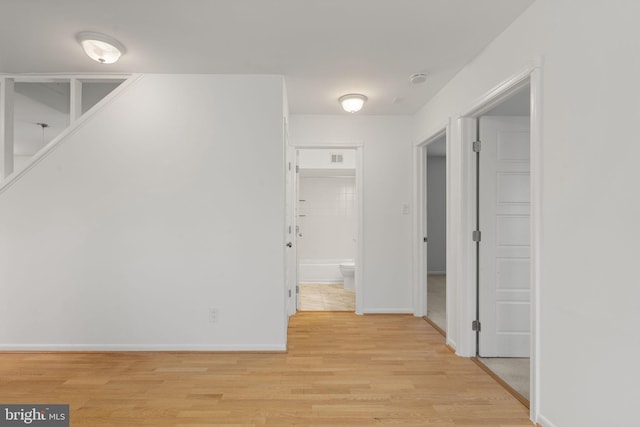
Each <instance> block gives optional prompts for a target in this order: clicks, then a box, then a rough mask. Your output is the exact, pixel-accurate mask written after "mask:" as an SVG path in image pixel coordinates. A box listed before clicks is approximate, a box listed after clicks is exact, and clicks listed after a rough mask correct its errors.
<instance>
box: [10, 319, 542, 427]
mask: <svg viewBox="0 0 640 427" xmlns="http://www.w3.org/2000/svg"><path fill="white" fill-rule="evenodd" d="M0 400H1V401H2V403H69V404H70V405H71V425H72V426H74V427H81V426H87V427H89V426H91V427H95V426H144V425H149V426H231V425H234V426H236V425H242V426H262V425H268V426H289V425H298V426H305V425H307V426H370V425H389V424H392V425H398V426H405V427H410V426H427V425H428V426H442V427H450V426H492V427H499V426H509V427H518V426H522V427H524V426H531V423H530V422H529V421H528V413H527V410H526V409H525V408H524V406H522V405H521V404H520V403H519V402H518V401H516V400H515V398H513V397H512V396H511V395H510V394H509V393H507V392H506V391H505V390H504V389H503V388H502V387H500V386H499V385H498V384H497V383H496V382H495V381H493V380H492V379H491V378H490V377H489V376H488V375H487V374H485V373H484V372H483V371H482V370H481V369H480V368H479V367H478V366H476V365H475V364H474V363H473V362H472V361H471V360H469V359H463V358H459V357H456V356H455V355H454V354H452V353H450V352H449V351H448V350H447V349H446V348H445V347H444V345H443V343H442V337H441V336H440V335H439V334H438V333H437V332H436V331H435V330H434V329H433V328H432V327H431V326H429V324H428V323H427V322H425V321H424V320H422V319H420V318H416V317H413V316H410V315H369V316H357V315H355V314H353V313H334V312H305V313H298V314H296V315H295V316H293V317H292V318H291V322H290V326H289V351H288V352H287V353H286V354H285V353H166V352H165V353H163V352H150V353H86V354H82V353H51V354H9V353H5V354H0Z"/></svg>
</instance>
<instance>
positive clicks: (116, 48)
mask: <svg viewBox="0 0 640 427" xmlns="http://www.w3.org/2000/svg"><path fill="white" fill-rule="evenodd" d="M76 39H77V40H78V42H80V44H81V45H82V48H83V49H84V51H85V52H86V53H87V55H88V56H89V58H91V59H93V60H94V61H97V62H99V63H101V64H113V63H114V62H116V61H117V60H118V58H120V56H121V55H124V54H125V53H126V52H127V49H126V48H125V47H124V46H123V45H122V43H120V42H119V41H118V40H116V39H114V38H113V37H110V36H108V35H106V34H100V33H94V32H92V31H82V32H80V33H78V34H77V35H76Z"/></svg>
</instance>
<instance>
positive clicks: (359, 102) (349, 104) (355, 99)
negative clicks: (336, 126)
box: [338, 93, 368, 113]
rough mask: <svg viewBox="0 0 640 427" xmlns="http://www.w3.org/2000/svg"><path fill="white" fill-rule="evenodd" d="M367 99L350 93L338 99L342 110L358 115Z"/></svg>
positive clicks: (358, 94)
mask: <svg viewBox="0 0 640 427" xmlns="http://www.w3.org/2000/svg"><path fill="white" fill-rule="evenodd" d="M367 99H368V98H367V97H366V96H364V95H362V94H360V93H350V94H348V95H342V96H341V97H340V98H338V102H340V104H342V109H343V110H344V111H346V112H347V113H357V112H358V111H360V110H361V109H362V106H363V105H364V102H365V101H366V100H367Z"/></svg>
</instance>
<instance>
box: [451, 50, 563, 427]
mask: <svg viewBox="0 0 640 427" xmlns="http://www.w3.org/2000/svg"><path fill="white" fill-rule="evenodd" d="M542 73H543V60H542V58H537V59H536V60H535V61H532V65H529V66H527V67H525V68H524V69H523V70H521V71H520V72H518V73H516V74H514V75H513V76H511V77H510V78H508V79H506V80H505V81H503V82H502V83H500V84H498V85H497V86H495V87H494V88H492V89H491V90H489V91H488V92H487V93H485V94H484V95H483V96H481V97H480V98H479V99H477V100H476V101H475V102H474V103H472V104H471V105H470V106H469V108H468V109H466V110H464V112H463V113H462V114H461V115H460V117H459V118H458V120H457V131H456V133H455V141H454V143H453V144H452V146H454V147H455V148H457V149H462V148H463V147H467V149H464V150H462V152H461V153H460V154H461V157H460V160H461V165H462V169H461V171H459V172H460V175H459V178H460V184H461V188H454V189H453V191H454V192H455V193H456V194H457V195H458V196H459V200H460V201H461V202H460V204H459V206H457V204H456V208H457V209H459V212H458V215H459V217H458V218H453V220H454V221H456V223H455V224H457V225H458V227H459V230H458V233H457V234H458V235H457V240H456V242H457V243H459V244H460V253H459V254H458V255H457V262H456V264H455V269H456V275H457V279H456V288H457V290H458V292H459V295H458V303H459V310H458V313H457V317H458V322H459V328H458V331H459V336H458V338H459V339H458V343H459V348H458V349H457V354H459V355H460V356H465V357H468V356H473V355H475V333H473V332H472V331H471V321H472V320H473V317H474V313H475V299H476V289H475V267H476V265H475V262H476V261H475V255H474V254H475V248H474V243H473V242H472V239H471V232H472V230H473V221H472V215H471V213H472V212H474V211H475V198H474V197H473V194H472V193H473V191H472V185H473V176H474V175H475V162H472V153H471V150H470V149H468V146H469V143H470V141H472V140H473V138H474V137H475V121H476V118H478V117H480V116H482V115H483V114H484V113H485V112H487V111H488V110H490V109H491V108H493V107H494V106H496V105H497V104H499V103H500V102H502V101H503V100H504V99H506V98H507V97H509V96H511V95H512V94H513V93H515V92H516V91H518V90H520V89H522V88H523V87H526V86H527V85H529V86H530V96H531V364H530V366H531V368H530V369H531V399H530V419H531V420H539V419H540V417H541V415H540V413H539V408H540V336H539V334H540V308H539V300H540V284H541V263H540V256H541V253H542V250H541V248H542V245H543V232H542V182H543V171H544V168H543V165H542V160H543V158H542V149H543V141H542ZM448 279H449V278H448ZM447 281H449V280H447ZM546 425H548V426H552V424H551V423H548V424H546Z"/></svg>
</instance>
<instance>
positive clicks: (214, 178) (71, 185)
mask: <svg viewBox="0 0 640 427" xmlns="http://www.w3.org/2000/svg"><path fill="white" fill-rule="evenodd" d="M283 102H284V99H283V80H282V78H281V77H277V76H207V75H145V76H141V77H139V78H138V80H137V81H135V82H133V83H132V84H130V85H129V86H128V87H127V88H126V90H123V91H121V92H120V93H119V94H117V96H115V97H114V98H113V99H112V100H111V101H110V102H108V103H106V105H104V106H103V107H102V109H101V110H100V111H97V112H96V113H95V114H93V115H92V116H91V117H89V118H87V119H86V120H84V121H83V122H82V123H81V125H80V126H79V127H78V128H77V129H75V130H74V131H73V132H70V133H68V134H67V135H65V136H64V137H63V138H62V139H61V140H60V141H59V142H58V143H57V145H56V146H55V147H54V148H53V149H52V150H50V151H49V152H47V153H46V155H44V156H43V157H42V158H41V159H40V160H39V161H38V162H37V163H36V164H35V165H34V166H33V167H32V168H30V170H28V171H27V172H26V173H24V174H22V175H20V176H19V177H17V179H14V180H12V182H11V183H10V185H8V186H5V187H4V188H2V190H0V191H1V192H0V236H2V238H1V239H0V294H1V295H2V298H1V299H0V349H5V350H11V349H54V350H55V349H97V350H100V349H125V350H127V349H131V350H133V349H178V350H180V349H184V350H187V349H189V350H207V349H211V350H227V349H233V350H243V349H246V350H283V349H284V348H285V339H286V337H285V334H284V331H285V322H286V320H285V317H284V315H283V313H284V299H283V293H284V290H283V282H284V273H283V268H282V266H283V249H282V236H283V218H284V180H283V170H284V167H283V128H282V114H283ZM212 310H213V311H214V313H213V314H214V315H213V316H212V315H211V314H212V313H211V312H212Z"/></svg>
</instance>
